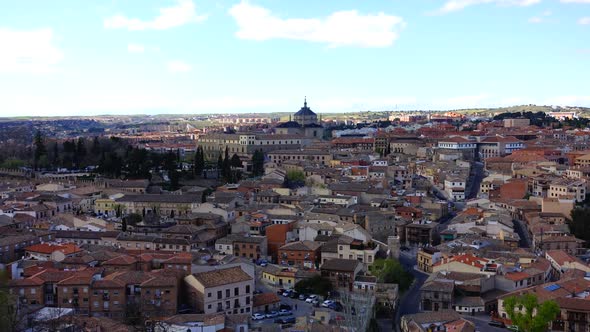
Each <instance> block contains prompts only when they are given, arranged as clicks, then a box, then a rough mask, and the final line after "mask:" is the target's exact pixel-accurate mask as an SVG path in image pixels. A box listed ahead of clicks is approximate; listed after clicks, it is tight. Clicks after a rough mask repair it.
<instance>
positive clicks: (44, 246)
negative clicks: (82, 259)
mask: <svg viewBox="0 0 590 332" xmlns="http://www.w3.org/2000/svg"><path fill="white" fill-rule="evenodd" d="M25 251H29V252H35V253H41V254H51V253H53V252H55V251H61V252H63V253H64V254H66V255H70V254H74V253H77V252H80V251H82V249H80V248H79V247H78V246H77V245H75V244H72V243H66V244H51V243H40V244H34V245H32V246H29V247H26V248H25Z"/></svg>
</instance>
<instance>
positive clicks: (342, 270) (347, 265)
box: [320, 258, 363, 291]
mask: <svg viewBox="0 0 590 332" xmlns="http://www.w3.org/2000/svg"><path fill="white" fill-rule="evenodd" d="M362 270H363V264H362V263H361V262H359V261H357V260H354V259H340V258H334V259H329V260H327V261H325V262H324V263H323V264H322V266H321V267H320V271H321V275H322V277H325V278H328V279H330V281H331V282H332V285H333V286H334V287H335V288H340V289H347V290H349V291H352V289H353V286H354V281H355V280H356V277H357V275H358V274H359V273H360V272H361V271H362Z"/></svg>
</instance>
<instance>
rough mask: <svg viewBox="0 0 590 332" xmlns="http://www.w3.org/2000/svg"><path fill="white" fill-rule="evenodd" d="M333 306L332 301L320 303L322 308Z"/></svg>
mask: <svg viewBox="0 0 590 332" xmlns="http://www.w3.org/2000/svg"><path fill="white" fill-rule="evenodd" d="M333 304H334V301H332V300H326V301H324V302H322V307H324V308H328V307H329V306H331V305H333Z"/></svg>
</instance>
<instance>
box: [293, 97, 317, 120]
mask: <svg viewBox="0 0 590 332" xmlns="http://www.w3.org/2000/svg"><path fill="white" fill-rule="evenodd" d="M309 115H316V114H315V113H314V111H312V110H311V108H309V107H307V100H306V101H305V102H304V103H303V107H301V109H299V111H297V113H295V116H309Z"/></svg>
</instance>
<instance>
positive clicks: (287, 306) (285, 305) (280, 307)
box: [279, 303, 293, 310]
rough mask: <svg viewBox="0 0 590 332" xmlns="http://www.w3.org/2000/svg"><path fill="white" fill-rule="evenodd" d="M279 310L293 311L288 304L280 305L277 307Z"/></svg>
mask: <svg viewBox="0 0 590 332" xmlns="http://www.w3.org/2000/svg"><path fill="white" fill-rule="evenodd" d="M279 309H281V310H282V309H285V310H293V307H292V306H290V305H288V304H284V303H281V305H280V306H279Z"/></svg>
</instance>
